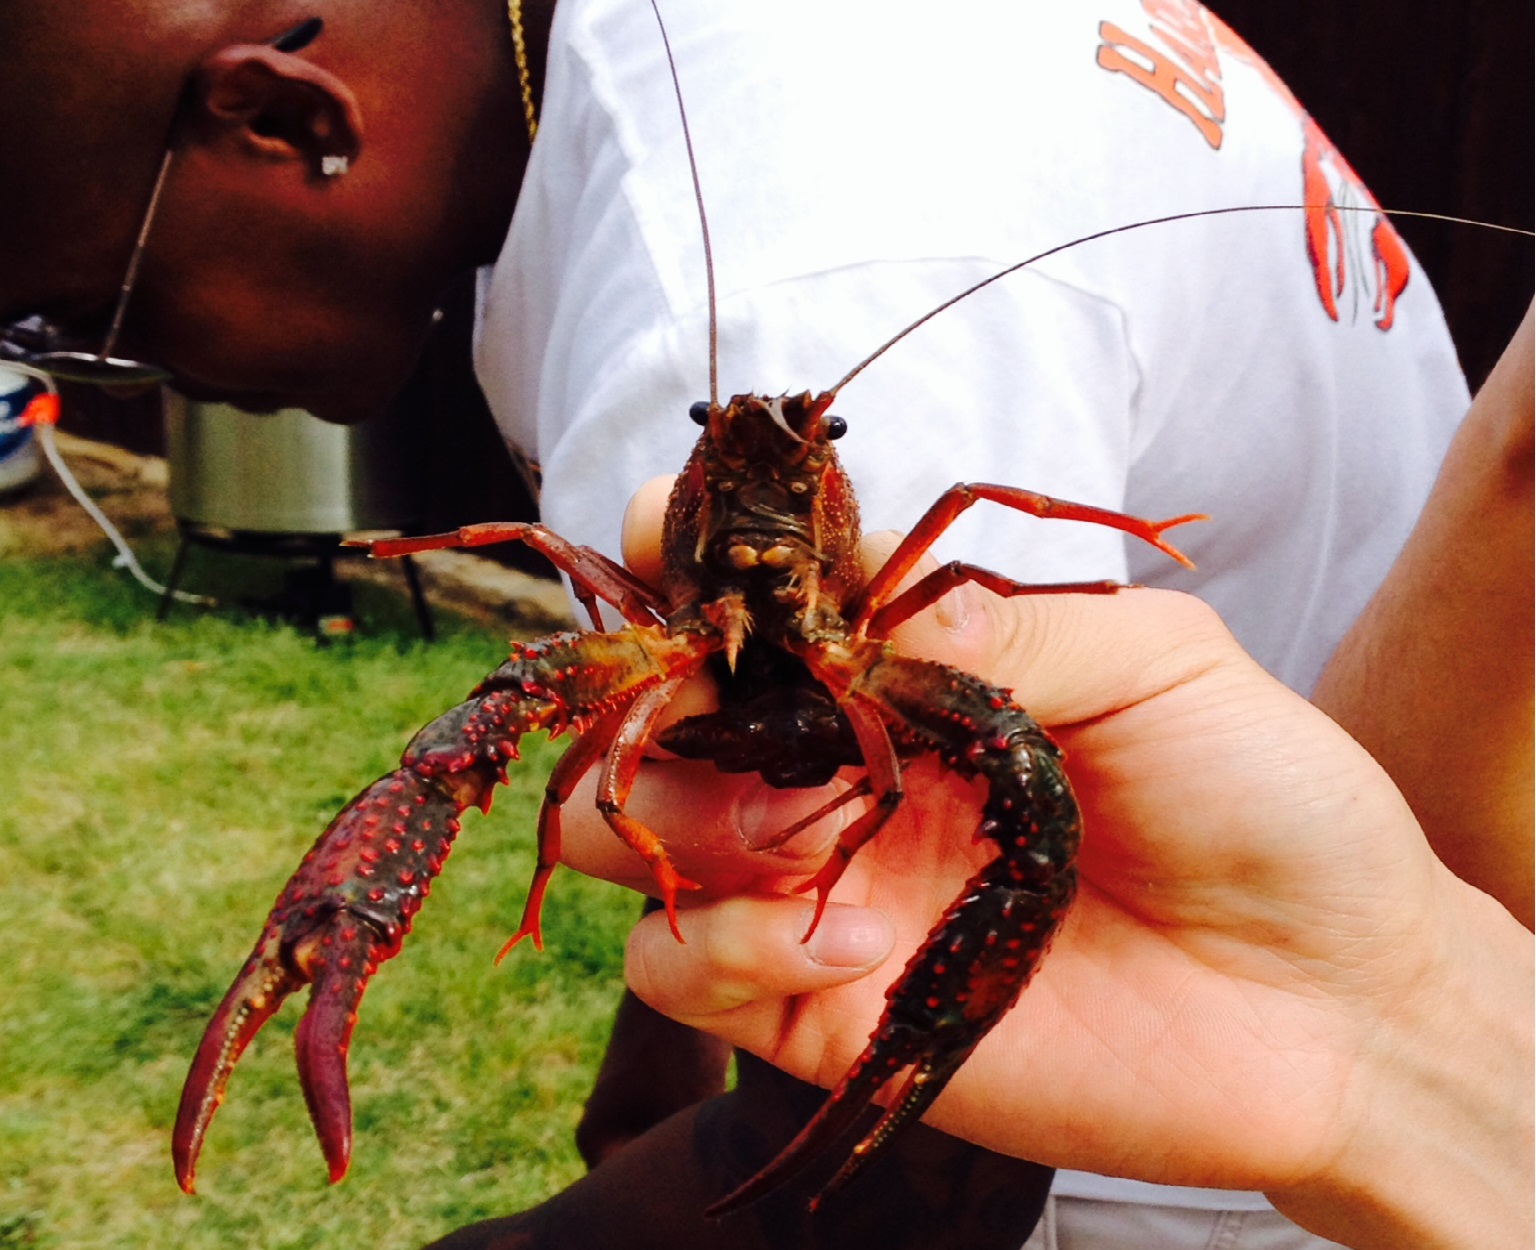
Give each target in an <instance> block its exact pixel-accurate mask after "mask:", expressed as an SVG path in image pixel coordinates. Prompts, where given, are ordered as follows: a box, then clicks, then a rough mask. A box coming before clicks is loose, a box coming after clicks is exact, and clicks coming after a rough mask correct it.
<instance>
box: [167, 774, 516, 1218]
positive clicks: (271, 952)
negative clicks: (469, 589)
mask: <svg viewBox="0 0 1536 1250" xmlns="http://www.w3.org/2000/svg"><path fill="white" fill-rule="evenodd" d="M407 758H408V759H410V758H411V757H410V756H409V755H408V756H407ZM490 785H491V781H490V780H488V779H486V778H485V777H484V776H483V771H482V770H481V769H475V768H469V769H465V770H463V771H461V772H458V773H456V774H449V775H441V776H434V775H426V776H423V775H422V773H421V772H420V771H417V770H416V769H412V768H402V769H400V770H399V771H397V772H394V773H390V774H389V775H388V776H386V777H383V778H381V779H380V780H378V781H376V782H374V783H373V785H371V786H369V787H368V789H366V790H364V791H363V793H362V794H360V795H358V797H357V798H356V799H354V800H353V801H352V802H351V803H350V804H348V805H347V807H346V808H345V809H344V810H343V811H342V812H341V814H340V815H339V816H337V817H336V819H335V820H334V821H333V822H332V823H331V826H330V828H329V829H327V830H326V831H325V833H324V834H323V835H322V836H321V837H320V840H319V841H318V842H316V843H315V845H314V848H313V849H312V850H311V851H310V852H309V854H308V855H306V856H305V858H304V862H303V863H302V864H301V865H300V866H299V870H298V871H297V872H296V873H294V875H293V877H292V878H291V879H290V880H289V882H288V884H287V885H286V886H285V887H284V888H283V892H282V894H280V895H279V896H278V900H277V904H276V906H274V907H273V909H272V914H271V915H270V916H269V917H268V918H267V923H266V927H265V928H264V929H263V930H262V934H261V938H260V939H259V940H258V941H257V943H256V948H255V949H254V950H253V951H252V952H251V956H250V958H249V959H248V960H247V961H246V963H245V966H244V967H243V968H242V969H241V971H240V975H239V976H238V977H236V978H235V982H234V984H233V985H232V986H230V989H229V992H228V993H227V994H225V996H224V1001H223V1002H222V1003H220V1004H219V1008H218V1010H217V1011H216V1012H215V1013H214V1016H213V1019H212V1020H210V1021H209V1023H208V1028H207V1030H206V1031H205V1032H204V1034H203V1040H202V1044H201V1045H200V1046H199V1047H198V1050H197V1055H196V1057H195V1058H194V1059H193V1061H192V1069H191V1071H190V1072H189V1073H188V1074H187V1081H186V1085H185V1086H184V1087H183V1089H182V1094H181V1106H180V1109H179V1110H178V1112H177V1115H176V1128H175V1133H174V1136H173V1138H172V1155H173V1157H174V1160H175V1165H176V1180H177V1183H178V1184H180V1186H181V1187H182V1189H183V1190H185V1191H186V1192H187V1193H191V1192H192V1191H193V1178H194V1172H195V1169H196V1166H197V1156H198V1153H199V1152H200V1150H201V1149H202V1144H203V1138H204V1136H205V1135H206V1134H207V1131H208V1125H209V1123H210V1122H211V1121H212V1119H213V1115H214V1112H215V1111H217V1110H218V1107H219V1104H220V1103H221V1102H222V1101H223V1099H224V1090H225V1087H226V1085H227V1084H228V1082H229V1077H230V1074H231V1073H232V1072H233V1070H234V1067H235V1064H236V1062H237V1061H238V1060H239V1058H240V1055H241V1053H242V1052H243V1051H244V1050H245V1048H246V1046H247V1045H248V1044H249V1043H250V1041H251V1039H252V1038H253V1037H255V1036H256V1034H257V1032H259V1031H260V1029H261V1026H262V1025H263V1024H265V1023H266V1022H267V1020H268V1019H270V1018H271V1016H272V1015H273V1014H274V1013H275V1012H276V1011H277V1009H278V1008H279V1007H280V1006H281V1005H282V1002H283V1000H284V999H285V998H287V997H288V996H289V995H290V994H292V993H293V992H294V991H295V990H297V989H299V988H300V987H301V986H303V985H305V984H308V985H310V986H311V990H310V999H309V1007H308V1009H307V1011H306V1012H305V1015H304V1019H303V1021H302V1022H301V1023H300V1025H299V1028H298V1032H297V1034H296V1036H295V1039H294V1040H295V1045H296V1047H297V1051H298V1056H297V1057H298V1067H299V1080H300V1083H301V1084H302V1086H303V1088H304V1097H305V1100H306V1102H307V1103H308V1104H309V1112H310V1118H311V1119H312V1120H313V1122H314V1125H315V1131H316V1133H317V1135H318V1136H319V1138H320V1146H321V1149H322V1150H323V1151H324V1153H325V1158H326V1162H327V1164H328V1165H329V1167H330V1175H331V1180H332V1182H335V1181H338V1180H340V1179H341V1178H342V1176H344V1175H345V1174H346V1170H347V1163H348V1159H349V1157H350V1154H351V1146H352V1110H351V1099H350V1095H349V1094H348V1090H347V1059H346V1056H347V1046H348V1043H349V1042H350V1039H351V1036H352V1028H353V1025H354V1024H355V1023H356V1022H357V1005H358V1002H359V1000H360V999H361V998H362V995H363V990H364V989H365V988H366V987H367V984H368V980H369V978H370V977H371V976H372V975H373V973H374V971H375V970H376V969H377V967H378V965H379V964H381V963H383V962H384V961H385V960H386V959H389V958H391V957H393V956H394V955H395V954H397V953H398V952H399V950H400V945H401V943H402V942H403V941H404V939H405V935H406V933H407V932H409V930H410V926H411V919H412V917H413V916H414V915H415V914H416V912H417V911H418V910H419V909H420V907H421V904H422V900H423V899H424V898H425V897H426V895H427V891H428V889H429V887H430V884H431V881H432V879H433V878H434V877H436V876H437V874H438V872H439V871H441V869H442V865H443V861H444V859H445V858H446V857H447V855H448V852H449V849H450V848H451V846H452V844H453V838H454V835H455V834H456V833H457V832H458V827H459V825H458V820H457V816H458V814H459V813H460V812H461V811H463V810H464V808H465V807H466V806H467V805H468V803H469V802H471V801H480V799H481V796H482V794H483V793H487V792H488V791H489V789H490Z"/></svg>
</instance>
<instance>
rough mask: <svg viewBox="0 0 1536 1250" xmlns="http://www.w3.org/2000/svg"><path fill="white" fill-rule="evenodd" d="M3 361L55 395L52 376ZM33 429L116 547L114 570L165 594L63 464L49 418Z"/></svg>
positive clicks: (182, 595) (183, 598)
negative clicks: (124, 570)
mask: <svg viewBox="0 0 1536 1250" xmlns="http://www.w3.org/2000/svg"><path fill="white" fill-rule="evenodd" d="M3 364H4V367H5V368H7V369H13V370H15V371H17V372H19V373H25V374H27V375H28V376H29V377H35V378H37V379H38V380H39V381H41V382H42V383H43V385H44V386H46V387H47V388H48V391H49V393H50V394H52V395H55V396H56V395H57V394H58V388H57V387H55V386H54V384H53V379H52V378H50V377H49V376H48V375H47V374H45V373H43V372H42V371H41V370H38V369H32V368H29V367H28V366H26V365H22V364H18V363H16V362H14V361H9V360H7V361H4V362H3ZM33 428H34V429H35V430H36V431H37V441H38V442H39V443H40V444H41V445H42V448H43V455H44V456H46V457H47V458H48V463H49V464H51V465H52V466H53V471H54V472H55V473H57V474H58V475H59V481H61V482H63V483H64V489H65V490H67V491H68V492H69V493H70V494H71V495H72V496H73V497H74V500H75V502H76V503H78V504H79V505H80V506H81V507H82V508H84V509H85V512H86V515H87V516H89V517H90V518H91V520H93V521H95V522H96V524H97V525H98V526H100V528H101V532H102V533H103V534H105V535H106V536H107V537H108V538H109V539H110V540H111V542H112V545H113V546H114V547H116V548H117V557H116V559H114V560H113V561H112V567H113V568H115V569H127V570H128V571H129V572H130V573H132V574H133V576H134V579H135V580H136V581H137V582H138V583H139V584H140V585H141V586H143V587H145V588H146V589H147V590H151V591H153V592H154V593H155V594H157V595H161V596H164V595H165V594H166V587H164V586H162V585H161V584H160V583H159V582H157V581H155V579H154V578H152V577H151V576H150V575H149V574H148V573H146V572H145V571H144V567H143V565H141V564H140V563H139V561H138V558H137V557H136V556H135V555H134V554H133V549H132V548H130V547H129V546H128V542H127V540H126V539H125V538H124V537H123V536H122V534H121V533H120V532H119V531H118V528H117V526H115V525H113V524H112V522H111V520H110V519H109V518H108V516H107V514H106V513H105V512H103V511H102V510H101V509H100V508H99V507H97V506H96V501H95V500H94V499H92V498H91V497H90V496H89V495H87V494H86V493H85V488H84V487H83V486H81V485H80V482H79V480H78V479H77V478H76V477H75V475H74V474H73V473H71V472H70V471H69V466H68V465H67V464H65V463H64V457H63V456H61V455H60V454H59V448H58V444H57V442H56V441H55V440H54V437H53V422H52V420H46V421H39V422H38V423H37V424H36V425H35V426H34V427H33ZM170 593H171V595H172V597H173V598H175V599H176V600H177V602H179V603H196V604H202V605H211V604H214V603H216V602H217V600H214V599H211V598H210V597H209V596H207V595H193V594H188V593H187V592H186V591H183V590H175V591H171V592H170Z"/></svg>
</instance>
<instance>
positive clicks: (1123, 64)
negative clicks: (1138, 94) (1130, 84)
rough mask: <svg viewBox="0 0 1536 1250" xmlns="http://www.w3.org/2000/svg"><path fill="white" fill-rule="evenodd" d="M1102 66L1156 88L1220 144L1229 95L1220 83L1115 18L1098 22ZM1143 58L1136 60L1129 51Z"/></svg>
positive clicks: (1206, 136)
mask: <svg viewBox="0 0 1536 1250" xmlns="http://www.w3.org/2000/svg"><path fill="white" fill-rule="evenodd" d="M1099 37H1100V38H1101V39H1103V40H1104V43H1103V45H1102V46H1101V47H1100V48H1099V53H1098V61H1099V64H1100V66H1102V67H1103V68H1104V69H1107V70H1109V71H1110V72H1111V73H1116V74H1128V75H1129V76H1130V77H1131V78H1132V79H1134V80H1135V81H1136V82H1139V83H1140V84H1141V85H1142V86H1143V87H1148V88H1150V89H1151V90H1152V91H1154V92H1156V93H1157V94H1158V95H1159V96H1161V97H1162V98H1163V99H1164V100H1166V101H1167V102H1168V103H1169V104H1171V105H1172V106H1173V107H1174V108H1176V109H1178V110H1179V112H1181V113H1182V114H1184V116H1185V117H1187V118H1189V120H1190V121H1191V122H1193V123H1194V126H1195V129H1196V130H1198V131H1199V132H1200V135H1201V137H1202V138H1203V139H1204V140H1205V141H1206V142H1207V143H1208V144H1210V145H1211V147H1213V148H1219V147H1221V123H1222V122H1223V121H1225V120H1226V115H1227V106H1226V99H1225V96H1224V94H1223V92H1222V90H1221V84H1220V83H1216V82H1209V81H1207V80H1205V79H1203V78H1200V77H1198V76H1197V75H1196V74H1194V73H1191V72H1189V71H1187V70H1185V69H1183V68H1182V67H1181V66H1179V65H1178V64H1177V63H1175V62H1174V61H1173V60H1172V59H1171V58H1169V57H1168V56H1165V55H1164V54H1163V53H1161V52H1159V51H1158V50H1157V49H1156V48H1154V47H1152V46H1151V45H1150V44H1146V43H1143V42H1142V41H1141V40H1140V39H1137V38H1135V37H1134V36H1132V35H1128V34H1127V33H1126V32H1125V31H1123V30H1121V29H1120V27H1118V26H1116V25H1115V24H1114V23H1113V22H1100V23H1099ZM1127 52H1129V53H1132V54H1134V55H1135V56H1138V57H1140V58H1142V59H1141V60H1133V59H1132V58H1131V57H1130V56H1127V55H1126V53H1127Z"/></svg>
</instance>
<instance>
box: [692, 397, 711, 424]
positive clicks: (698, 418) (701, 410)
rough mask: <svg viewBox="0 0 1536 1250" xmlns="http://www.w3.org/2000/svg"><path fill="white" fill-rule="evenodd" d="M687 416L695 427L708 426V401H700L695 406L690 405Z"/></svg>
mask: <svg viewBox="0 0 1536 1250" xmlns="http://www.w3.org/2000/svg"><path fill="white" fill-rule="evenodd" d="M688 415H689V417H691V418H692V419H693V423H694V424H695V425H708V424H709V400H707V399H701V400H699V402H698V403H696V404H690V405H689V407H688Z"/></svg>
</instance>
